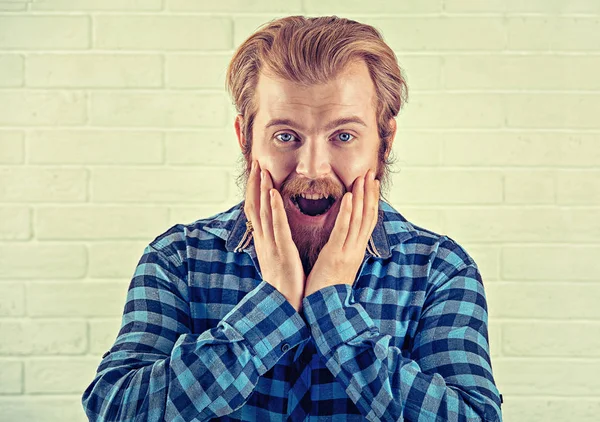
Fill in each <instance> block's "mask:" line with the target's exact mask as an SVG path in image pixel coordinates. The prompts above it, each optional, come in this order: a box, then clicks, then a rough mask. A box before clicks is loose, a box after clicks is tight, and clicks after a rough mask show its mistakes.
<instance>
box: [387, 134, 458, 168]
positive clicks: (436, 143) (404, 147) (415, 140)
mask: <svg viewBox="0 0 600 422" xmlns="http://www.w3.org/2000/svg"><path fill="white" fill-rule="evenodd" d="M446 135H447V134H444V138H445V136H446ZM392 151H393V153H394V155H395V157H396V159H397V161H396V163H397V165H398V166H399V167H405V166H439V165H440V164H441V163H442V152H443V140H442V138H441V136H440V134H439V133H438V132H418V131H410V130H403V129H402V128H401V127H398V129H397V130H396V137H395V139H394V143H393V144H392Z"/></svg>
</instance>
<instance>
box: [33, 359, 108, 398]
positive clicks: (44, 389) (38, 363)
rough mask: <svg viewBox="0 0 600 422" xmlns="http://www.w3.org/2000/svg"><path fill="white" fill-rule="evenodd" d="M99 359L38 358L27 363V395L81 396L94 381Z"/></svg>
mask: <svg viewBox="0 0 600 422" xmlns="http://www.w3.org/2000/svg"><path fill="white" fill-rule="evenodd" d="M97 367H98V359H97V358H90V357H69V358H58V357H57V358H36V359H31V360H28V361H27V362H25V393H26V394H48V393H50V394H81V392H82V391H84V390H85V389H86V388H87V386H88V385H89V384H90V381H91V380H92V379H94V375H95V374H96V368H97Z"/></svg>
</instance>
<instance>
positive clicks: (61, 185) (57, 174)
mask: <svg viewBox="0 0 600 422" xmlns="http://www.w3.org/2000/svg"><path fill="white" fill-rule="evenodd" d="M87 179H88V177H87V171H86V170H85V169H66V168H65V169H58V168H32V167H28V168H22V167H8V168H0V202H3V201H4V202H83V201H85V200H86V195H87V193H86V190H87Z"/></svg>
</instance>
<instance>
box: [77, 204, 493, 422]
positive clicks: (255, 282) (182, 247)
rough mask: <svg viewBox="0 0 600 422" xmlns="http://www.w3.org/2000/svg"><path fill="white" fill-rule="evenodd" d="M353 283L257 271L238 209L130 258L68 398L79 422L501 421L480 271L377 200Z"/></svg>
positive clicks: (174, 230)
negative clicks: (108, 338) (75, 401)
mask: <svg viewBox="0 0 600 422" xmlns="http://www.w3.org/2000/svg"><path fill="white" fill-rule="evenodd" d="M379 209H380V213H379V219H378V222H377V225H376V226H375V229H374V231H373V234H372V235H371V239H370V240H369V245H368V247H367V249H366V251H365V256H364V260H363V263H362V266H361V267H360V270H359V273H358V276H357V278H356V280H355V281H354V284H353V285H352V286H350V285H345V284H344V285H342V284H338V285H334V286H328V287H325V288H323V289H321V290H319V291H317V292H314V293H313V294H311V295H310V296H308V297H305V298H304V299H303V301H302V305H303V308H302V310H301V313H298V312H296V310H295V309H294V307H293V306H292V305H291V304H290V303H289V302H288V301H287V300H286V299H285V297H284V296H283V295H282V294H281V293H280V292H279V291H278V290H276V289H275V288H274V287H272V286H271V285H270V284H269V283H268V282H266V281H264V280H263V279H262V277H261V272H260V266H259V263H258V260H257V257H256V253H255V249H254V244H253V242H252V241H251V240H252V237H251V234H250V233H248V231H247V230H246V224H245V223H246V216H245V214H244V212H243V202H241V203H239V204H237V205H236V206H234V207H232V208H231V209H229V210H227V211H225V212H223V213H220V214H217V215H215V216H213V217H210V218H207V219H202V220H198V221H196V222H194V223H191V224H187V225H183V224H177V225H175V226H173V227H171V228H170V229H169V230H167V231H166V232H165V233H163V234H161V235H160V236H158V237H157V238H156V239H154V240H153V241H152V242H151V243H150V244H149V245H148V246H147V247H146V248H145V250H144V252H143V255H142V257H141V259H140V261H139V263H138V265H137V267H136V269H135V273H134V274H133V278H132V280H131V283H130V285H129V288H128V291H127V298H126V303H125V307H124V312H123V317H122V323H121V329H120V331H119V333H118V336H117V338H116V340H115V342H114V345H113V346H112V347H111V348H110V349H109V350H108V351H107V352H106V353H105V354H104V355H103V356H102V360H101V362H100V364H99V367H98V369H97V372H96V375H95V377H94V379H93V380H92V382H91V384H90V385H89V386H88V387H87V389H86V390H85V392H84V393H83V397H82V402H83V407H84V410H85V412H86V414H87V416H88V418H89V419H90V420H92V421H163V420H165V421H177V422H179V421H204V420H211V419H214V420H222V421H257V420H259V421H317V420H319V421H321V420H331V421H359V420H360V421H362V420H370V421H398V420H405V421H413V422H417V421H490V422H491V421H501V420H502V416H501V408H500V406H501V397H500V394H499V392H498V389H497V388H496V385H495V383H494V378H493V375H492V367H491V361H490V353H489V344H488V329H487V319H488V314H487V304H486V298H485V292H484V287H483V282H482V280H481V275H480V273H479V270H478V268H477V265H476V264H475V262H474V261H473V259H472V258H471V257H470V256H469V255H468V254H467V252H466V251H465V250H464V249H463V248H462V247H461V246H459V245H458V244H457V243H456V242H455V241H453V240H452V239H451V238H449V237H448V236H444V235H438V234H436V233H433V232H431V231H429V230H425V229H423V228H421V227H418V226H416V225H414V224H411V223H410V222H409V221H407V220H406V219H405V218H404V217H403V216H402V215H401V214H400V213H399V212H398V211H396V210H395V209H394V208H392V207H391V206H390V205H389V204H387V203H386V202H384V201H380V203H379Z"/></svg>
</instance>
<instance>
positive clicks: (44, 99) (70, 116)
mask: <svg viewBox="0 0 600 422" xmlns="http://www.w3.org/2000/svg"><path fill="white" fill-rule="evenodd" d="M0 108H1V109H2V113H0V125H15V126H17V125H25V126H36V125H44V126H56V125H69V126H71V125H81V124H84V123H85V122H86V120H87V117H86V94H84V93H82V92H66V91H47V92H40V91H4V92H0Z"/></svg>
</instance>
